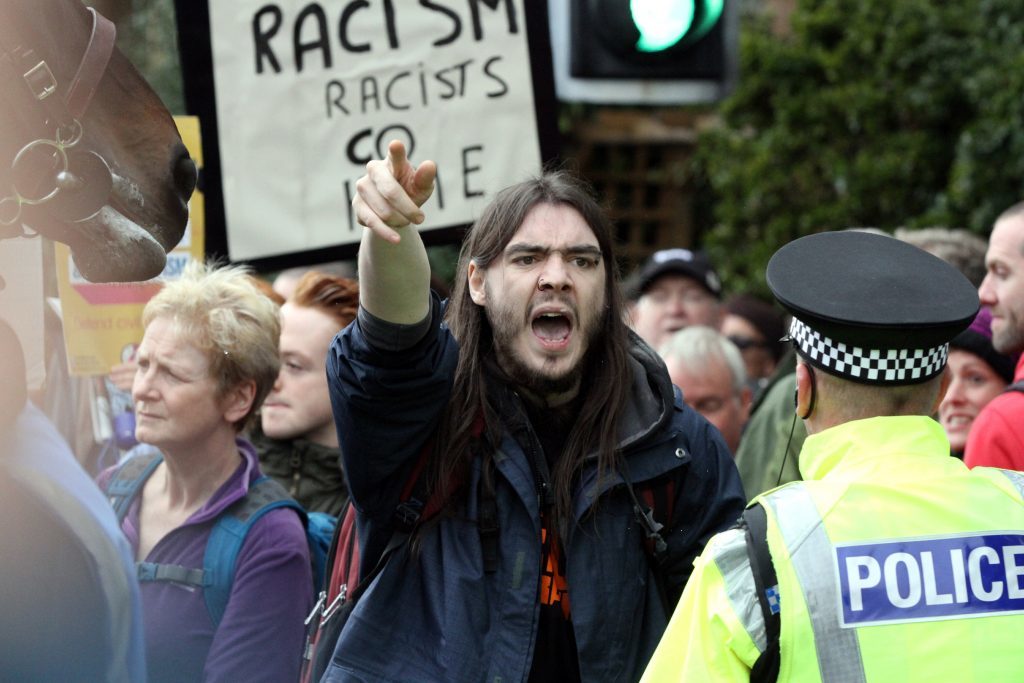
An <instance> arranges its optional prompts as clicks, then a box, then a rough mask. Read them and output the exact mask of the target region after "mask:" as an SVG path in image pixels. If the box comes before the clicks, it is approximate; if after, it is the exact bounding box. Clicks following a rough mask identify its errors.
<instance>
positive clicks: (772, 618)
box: [740, 503, 781, 683]
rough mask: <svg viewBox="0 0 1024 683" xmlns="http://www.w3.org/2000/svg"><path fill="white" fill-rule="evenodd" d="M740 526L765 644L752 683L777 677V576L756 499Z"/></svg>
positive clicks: (766, 682)
mask: <svg viewBox="0 0 1024 683" xmlns="http://www.w3.org/2000/svg"><path fill="white" fill-rule="evenodd" d="M740 526H741V527H744V528H745V531H746V537H747V556H748V557H749V558H750V569H751V571H752V572H753V575H754V588H755V589H756V590H757V600H758V603H759V604H760V605H761V614H762V616H763V617H764V624H765V635H766V640H767V644H766V646H765V649H764V652H762V653H761V656H760V657H758V658H757V661H756V662H754V667H753V668H752V669H751V671H750V680H751V683H774V682H775V681H776V680H778V678H779V664H780V654H779V630H780V624H781V618H780V616H779V580H778V577H777V576H776V573H775V565H774V564H773V563H772V556H771V552H770V551H769V549H768V515H767V513H766V512H765V509H764V506H763V505H761V504H760V503H755V504H754V505H751V506H750V507H748V508H747V509H745V510H744V511H743V516H742V517H741V520H740Z"/></svg>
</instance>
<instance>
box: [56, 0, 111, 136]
mask: <svg viewBox="0 0 1024 683" xmlns="http://www.w3.org/2000/svg"><path fill="white" fill-rule="evenodd" d="M89 12H90V13H91V14H92V35H91V36H89V44H88V45H87V46H86V48H85V54H83V55H82V63H81V64H79V65H78V71H77V72H76V73H75V77H74V78H73V79H71V86H70V87H69V88H68V94H67V95H66V96H65V97H64V103H65V106H67V108H68V113H70V114H71V116H73V117H74V118H76V119H79V118H81V117H82V115H83V114H85V110H86V109H87V108H88V107H89V102H91V101H92V96H93V95H95V94H96V88H97V87H99V84H100V80H101V79H102V78H103V73H104V72H105V71H106V70H107V64H109V63H110V56H111V55H112V54H113V53H114V39H115V38H116V37H117V28H116V27H115V26H114V22H112V21H110V20H109V19H107V18H106V17H105V16H103V15H102V14H100V13H99V12H97V11H96V10H95V9H93V8H92V7H90V8H89Z"/></svg>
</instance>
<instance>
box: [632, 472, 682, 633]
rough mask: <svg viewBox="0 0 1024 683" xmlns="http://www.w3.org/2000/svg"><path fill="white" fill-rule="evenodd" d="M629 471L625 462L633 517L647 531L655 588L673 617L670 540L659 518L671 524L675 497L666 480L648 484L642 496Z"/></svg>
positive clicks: (648, 552)
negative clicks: (670, 582)
mask: <svg viewBox="0 0 1024 683" xmlns="http://www.w3.org/2000/svg"><path fill="white" fill-rule="evenodd" d="M625 470H626V468H625V464H623V467H622V469H621V471H620V474H621V475H622V479H623V480H624V481H625V482H626V491H627V492H628V493H629V497H630V498H631V499H632V500H633V516H634V517H635V518H636V521H637V522H638V523H639V524H640V529H641V530H642V531H643V534H644V556H645V557H646V558H647V563H648V565H649V566H650V569H651V575H652V576H653V577H654V583H655V587H656V588H657V589H658V597H659V598H660V600H661V606H662V607H663V608H664V610H665V615H666V616H671V615H672V612H673V610H674V609H675V604H674V603H673V601H672V600H671V598H670V597H669V595H670V592H669V585H668V576H667V575H666V569H665V565H666V562H667V560H668V543H667V542H666V541H665V537H664V536H662V535H661V531H662V529H664V528H665V525H664V524H662V523H661V522H659V521H658V518H659V517H660V518H661V519H663V520H665V521H666V522H668V523H670V524H671V521H672V502H673V499H674V498H675V496H673V495H671V493H670V492H669V491H668V490H667V488H668V486H667V485H666V483H665V482H664V481H662V482H661V484H662V485H660V486H659V485H658V483H657V482H654V483H651V482H647V483H645V485H644V486H642V487H641V489H640V495H639V496H637V492H636V490H635V488H634V486H633V484H632V482H630V480H629V475H628V474H627V473H626V471H625ZM641 498H643V499H644V502H643V503H641V502H640V499H641ZM659 502H660V503H661V504H662V506H661V509H660V510H657V514H656V513H655V510H656V509H657V508H658V507H659V505H658V504H659Z"/></svg>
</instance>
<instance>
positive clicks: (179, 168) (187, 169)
mask: <svg viewBox="0 0 1024 683" xmlns="http://www.w3.org/2000/svg"><path fill="white" fill-rule="evenodd" d="M197 177H198V171H197V170H196V165H195V162H193V161H192V159H191V158H190V157H189V155H188V152H185V153H184V154H183V155H182V156H180V157H178V160H177V161H176V162H174V184H175V186H176V187H177V188H178V191H179V192H181V196H182V197H183V198H185V199H188V198H189V197H191V196H192V191H193V190H195V189H196V178H197Z"/></svg>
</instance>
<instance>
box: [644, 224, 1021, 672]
mask: <svg viewBox="0 0 1024 683" xmlns="http://www.w3.org/2000/svg"><path fill="white" fill-rule="evenodd" d="M767 282H768V285H769V287H770V288H771V290H772V292H773V293H774V294H775V296H776V298H777V299H778V300H779V302H780V303H781V304H782V305H783V307H785V308H786V309H787V310H788V311H789V312H790V313H791V314H792V315H793V320H792V324H791V326H790V338H791V340H792V343H793V344H794V346H795V348H796V352H797V354H798V357H799V359H798V363H797V370H796V383H797V390H796V396H795V404H796V405H795V408H796V415H797V416H798V417H800V418H801V419H802V420H803V421H804V424H805V425H806V427H807V433H808V435H809V436H808V437H807V440H806V441H805V442H804V446H803V449H802V450H801V452H800V456H799V465H800V472H801V474H802V475H803V477H804V481H802V482H794V483H791V484H788V485H786V486H783V487H781V488H778V489H774V490H773V491H770V492H768V493H766V494H764V495H762V496H758V497H757V498H755V500H754V502H753V503H752V504H751V505H750V506H749V507H748V509H747V511H745V512H744V516H743V519H742V520H741V523H740V524H739V525H737V527H735V528H733V529H730V530H728V531H725V532H722V533H720V534H718V535H716V536H715V537H714V538H712V540H711V541H710V543H709V544H708V546H707V548H706V550H705V552H704V553H703V555H702V556H701V557H700V558H698V560H697V561H696V563H695V569H694V573H693V575H692V576H691V579H690V582H689V583H688V584H687V587H686V590H685V592H684V594H683V597H682V599H681V600H680V603H679V606H678V608H677V609H676V612H675V614H674V616H673V618H672V620H671V622H670V623H669V627H668V629H667V630H666V632H665V636H664V638H663V640H662V642H661V644H660V645H659V647H658V649H657V650H656V652H655V654H654V657H653V659H652V660H651V663H650V665H649V667H648V669H647V672H646V673H645V675H644V678H643V680H644V681H698V680H699V681H774V680H798V681H811V682H815V681H863V682H869V681H905V680H911V679H913V680H922V681H924V680H936V681H938V680H942V681H995V680H1007V676H1008V675H1009V676H1010V677H1015V676H1016V674H1017V673H1019V672H1021V671H1024V648H1021V647H1020V644H1019V634H1020V633H1021V632H1022V629H1024V475H1021V474H1020V473H1018V472H1012V471H1009V470H997V469H990V468H978V469H976V470H968V469H967V467H966V466H965V465H964V464H963V463H962V462H961V461H959V460H957V459H955V458H951V457H949V442H948V441H947V440H946V436H945V433H944V432H943V429H942V427H941V426H939V424H938V423H937V422H935V421H934V420H933V419H932V418H931V417H930V416H931V415H932V414H934V412H935V409H936V407H937V406H938V403H939V401H940V400H941V398H942V395H943V394H944V393H945V388H946V386H947V384H948V374H947V373H946V372H945V366H946V358H947V355H948V350H949V341H950V340H951V339H953V338H954V337H955V336H956V335H957V333H959V332H960V331H961V330H963V329H965V328H966V327H967V326H968V325H969V324H970V323H971V321H972V320H973V318H974V316H975V314H976V313H977V311H978V297H977V294H976V293H975V291H974V288H973V286H972V285H971V283H970V282H968V280H967V279H966V278H965V277H964V276H963V275H961V274H960V273H959V272H958V271H957V270H956V269H955V268H954V267H953V266H950V265H949V264H947V263H945V262H944V261H942V260H940V259H938V258H936V257H934V256H932V255H930V254H928V253H926V252H924V251H922V250H920V249H918V248H916V247H913V246H911V245H908V244H905V243H903V242H900V241H898V240H895V239H893V238H890V237H885V236H881V235H875V234H868V233H860V232H835V233H821V234H816V235H810V236H808V237H804V238H801V239H798V240H796V241H794V242H791V243H790V244H788V245H786V246H784V247H783V248H782V249H780V250H779V251H778V252H776V254H775V255H774V256H773V257H772V259H771V261H770V262H769V264H768V270H767ZM968 617H969V618H968Z"/></svg>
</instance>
